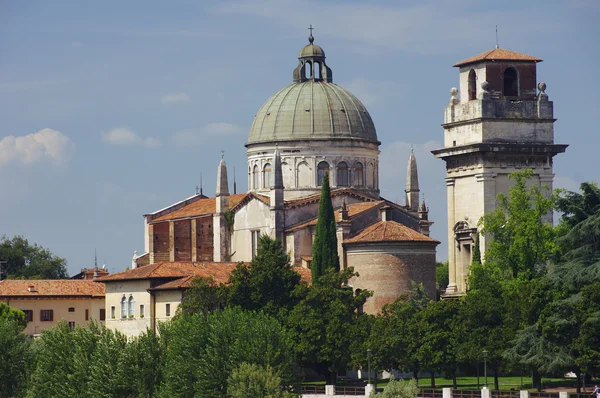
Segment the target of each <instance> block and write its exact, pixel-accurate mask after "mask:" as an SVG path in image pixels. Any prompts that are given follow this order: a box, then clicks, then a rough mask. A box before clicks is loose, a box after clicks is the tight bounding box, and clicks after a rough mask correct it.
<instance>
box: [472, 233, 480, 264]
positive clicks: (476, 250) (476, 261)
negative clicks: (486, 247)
mask: <svg viewBox="0 0 600 398" xmlns="http://www.w3.org/2000/svg"><path fill="white" fill-rule="evenodd" d="M471 262H472V263H473V264H481V247H480V242H479V233H477V234H476V235H475V245H474V246H473V259H472V261H471Z"/></svg>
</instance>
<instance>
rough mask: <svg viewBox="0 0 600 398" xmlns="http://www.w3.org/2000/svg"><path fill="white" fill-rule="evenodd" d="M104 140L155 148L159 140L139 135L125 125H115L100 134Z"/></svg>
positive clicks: (111, 142) (118, 143)
mask: <svg viewBox="0 0 600 398" xmlns="http://www.w3.org/2000/svg"><path fill="white" fill-rule="evenodd" d="M102 139H103V140H104V142H107V143H109V144H112V145H120V146H126V145H137V146H144V147H146V148H157V147H159V146H160V145H161V143H160V141H159V140H158V139H156V138H153V137H141V136H139V135H137V134H136V133H134V132H133V131H132V130H131V129H129V128H127V127H115V128H113V129H111V130H109V131H108V132H107V133H104V134H103V135H102Z"/></svg>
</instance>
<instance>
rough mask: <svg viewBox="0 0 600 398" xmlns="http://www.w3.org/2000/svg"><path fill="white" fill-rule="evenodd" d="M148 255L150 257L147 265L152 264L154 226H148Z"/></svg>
mask: <svg viewBox="0 0 600 398" xmlns="http://www.w3.org/2000/svg"><path fill="white" fill-rule="evenodd" d="M148 253H149V256H150V259H149V260H150V261H149V264H154V224H149V225H148Z"/></svg>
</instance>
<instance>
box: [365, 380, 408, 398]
mask: <svg viewBox="0 0 600 398" xmlns="http://www.w3.org/2000/svg"><path fill="white" fill-rule="evenodd" d="M418 392H419V387H418V386H417V382H416V380H415V379H411V380H408V381H404V380H394V378H393V377H392V378H390V382H389V383H388V384H387V386H385V388H384V389H383V392H382V393H379V394H372V395H371V396H372V397H377V398H416V397H417V394H418Z"/></svg>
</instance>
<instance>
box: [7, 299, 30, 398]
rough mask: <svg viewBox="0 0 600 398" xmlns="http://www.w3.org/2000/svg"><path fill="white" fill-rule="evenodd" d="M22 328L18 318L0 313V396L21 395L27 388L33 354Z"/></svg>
mask: <svg viewBox="0 0 600 398" xmlns="http://www.w3.org/2000/svg"><path fill="white" fill-rule="evenodd" d="M2 304H3V303H0V305H2ZM19 312H20V311H19ZM22 329H23V328H22V325H21V324H20V323H19V321H18V320H17V321H15V320H12V319H9V317H5V316H1V315H0V398H5V397H6V398H8V397H22V396H24V394H25V391H26V389H27V380H28V376H29V373H30V370H31V365H32V364H33V362H34V356H33V351H32V349H31V342H30V340H29V337H28V336H27V335H26V334H24V333H23V332H22Z"/></svg>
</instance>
